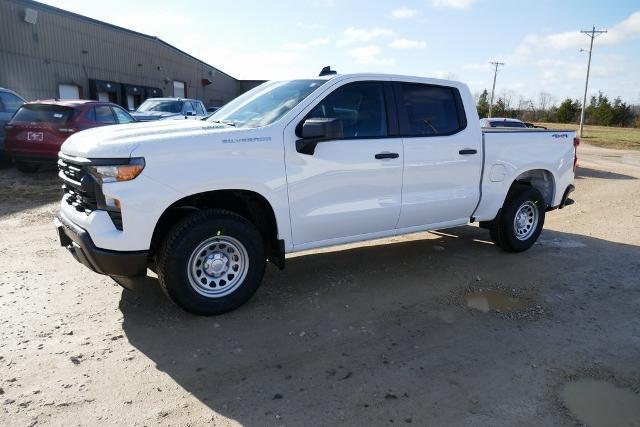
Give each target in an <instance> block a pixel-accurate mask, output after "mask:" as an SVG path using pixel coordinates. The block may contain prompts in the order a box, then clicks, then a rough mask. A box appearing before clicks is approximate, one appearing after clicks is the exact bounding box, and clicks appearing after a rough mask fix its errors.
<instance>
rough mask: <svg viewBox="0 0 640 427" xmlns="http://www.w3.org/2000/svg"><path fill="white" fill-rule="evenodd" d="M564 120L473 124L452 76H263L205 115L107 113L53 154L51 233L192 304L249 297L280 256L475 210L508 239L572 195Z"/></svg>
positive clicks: (471, 215) (520, 241)
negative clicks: (531, 125)
mask: <svg viewBox="0 0 640 427" xmlns="http://www.w3.org/2000/svg"><path fill="white" fill-rule="evenodd" d="M578 143H579V140H578V139H577V138H575V134H574V133H573V132H567V131H545V130H529V129H518V130H508V129H505V130H490V129H487V130H484V131H483V130H481V128H480V125H479V119H478V114H477V111H476V107H475V105H474V100H473V96H472V95H471V92H470V91H469V89H468V87H467V86H466V85H464V84H462V83H459V82H455V81H447V80H439V79H431V78H422V77H407V76H397V75H380V74H351V75H336V74H332V73H321V76H319V77H316V78H310V79H300V80H287V81H271V82H267V83H264V84H262V85H261V86H258V87H256V88H254V89H252V90H251V91H249V92H247V93H245V94H243V95H241V96H240V97H238V98H236V99H235V100H233V101H231V102H230V103H229V104H227V105H226V106H224V107H222V108H221V109H220V110H218V111H217V112H216V113H215V114H213V116H212V117H210V118H209V119H208V120H206V121H191V120H185V121H181V122H175V121H168V122H167V121H159V122H149V123H142V124H140V123H138V124H135V125H116V126H109V127H104V128H97V129H90V130H86V131H83V132H79V133H77V134H74V135H72V136H71V137H69V139H67V141H66V142H65V143H64V145H63V146H62V149H61V152H60V154H59V161H58V166H59V176H60V178H61V179H62V181H63V192H64V195H63V198H62V201H61V203H60V213H59V215H58V217H57V219H56V225H57V230H58V234H59V238H60V243H61V245H62V246H64V247H66V248H67V249H68V250H69V251H70V252H71V253H72V254H73V256H74V257H75V258H76V259H77V260H78V261H80V262H81V263H82V264H84V265H85V266H87V267H88V268H90V269H91V270H93V271H95V272H97V273H101V274H105V275H109V276H111V277H112V278H113V279H114V280H115V281H116V282H117V283H119V284H121V285H122V286H124V287H128V288H132V287H136V286H137V285H138V284H139V283H140V282H141V281H142V280H143V279H144V278H145V277H146V275H147V270H148V269H149V270H151V271H153V272H155V273H156V274H157V277H158V281H159V283H160V286H161V287H162V289H163V291H164V293H165V294H166V295H167V296H168V297H169V298H170V299H171V300H172V301H174V302H175V303H176V304H177V305H179V306H180V307H182V308H183V309H185V310H187V311H190V312H192V313H196V314H200V315H216V314H221V313H224V312H227V311H229V310H232V309H235V308H237V307H238V306H240V305H241V304H243V303H244V302H246V301H247V300H248V299H249V298H250V297H251V296H252V295H253V294H254V292H255V291H256V289H257V288H258V286H259V284H260V282H261V280H262V278H263V274H264V271H265V265H266V261H271V262H272V263H274V264H275V265H276V266H278V267H280V268H284V265H285V254H288V253H292V252H297V251H303V250H309V249H314V248H322V247H327V246H332V245H339V244H344V243H349V242H356V241H364V240H369V239H378V238H383V237H389V236H396V235H402V234H407V233H413V232H418V231H426V230H436V229H444V228H448V227H455V226H461V225H464V224H468V223H473V222H479V224H480V226H481V227H484V228H487V229H488V230H489V233H490V235H491V239H492V240H493V242H494V243H495V244H496V245H497V246H499V247H500V248H502V249H503V250H505V251H508V252H521V251H524V250H526V249H528V248H530V247H531V246H532V245H533V244H534V242H535V241H536V239H537V238H538V236H539V235H540V232H541V229H542V226H543V223H544V219H545V213H546V212H548V211H550V210H553V209H556V208H562V207H564V206H565V205H567V204H570V203H572V202H573V201H572V200H571V199H569V198H568V196H569V193H570V192H571V191H572V190H573V188H574V187H573V185H572V182H573V180H574V172H575V167H576V160H577V157H576V147H577V145H578Z"/></svg>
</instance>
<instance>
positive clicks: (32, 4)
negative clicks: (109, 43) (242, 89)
mask: <svg viewBox="0 0 640 427" xmlns="http://www.w3.org/2000/svg"><path fill="white" fill-rule="evenodd" d="M12 1H13V2H15V3H19V4H21V5H23V6H25V7H29V8H32V9H39V10H42V11H46V12H51V13H56V14H58V15H64V16H67V17H69V18H72V19H77V20H79V21H84V22H88V23H90V24H96V25H100V26H103V27H107V28H109V29H111V30H114V31H120V32H124V33H128V34H131V35H134V36H137V37H141V38H145V39H148V40H151V41H154V42H156V43H160V44H161V45H164V46H165V47H168V48H169V49H172V50H174V51H176V52H178V53H180V54H182V55H184V56H187V57H189V58H191V59H193V60H194V61H196V62H199V63H200V64H202V65H205V66H207V67H210V68H213V69H214V70H216V72H219V73H221V74H224V75H225V76H228V77H231V78H232V79H235V80H238V79H236V78H235V77H233V76H231V75H229V74H227V73H225V72H224V71H221V70H220V69H219V68H216V67H214V66H213V65H210V64H207V63H206V62H204V61H202V60H200V59H198V58H196V57H195V56H193V55H190V54H188V53H187V52H185V51H184V50H181V49H178V48H177V47H175V46H174V45H172V44H169V43H167V42H165V41H164V40H162V39H161V38H159V37H156V36H150V35H148V34H144V33H139V32H137V31H133V30H130V29H128V28H124V27H119V26H117V25H114V24H109V23H108V22H104V21H100V20H98V19H93V18H89V17H88V16H84V15H80V14H78V13H74V12H70V11H68V10H64V9H60V8H58V7H54V6H49V5H48V4H44V3H40V2H37V1H34V0H12Z"/></svg>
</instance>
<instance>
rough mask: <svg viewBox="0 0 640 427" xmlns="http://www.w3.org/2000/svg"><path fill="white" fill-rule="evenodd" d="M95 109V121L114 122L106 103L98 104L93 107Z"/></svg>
mask: <svg viewBox="0 0 640 427" xmlns="http://www.w3.org/2000/svg"><path fill="white" fill-rule="evenodd" d="M95 111H96V122H98V123H105V124H114V123H115V122H116V119H115V117H114V116H113V113H112V112H111V108H109V106H108V105H100V106H98V107H95Z"/></svg>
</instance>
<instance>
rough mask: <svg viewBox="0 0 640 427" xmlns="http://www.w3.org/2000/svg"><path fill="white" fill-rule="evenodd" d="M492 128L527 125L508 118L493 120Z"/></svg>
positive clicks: (524, 126)
mask: <svg viewBox="0 0 640 427" xmlns="http://www.w3.org/2000/svg"><path fill="white" fill-rule="evenodd" d="M490 125H491V127H492V128H498V127H501V128H526V127H527V125H525V124H524V123H522V122H513V121H507V120H498V121H492V122H491V123H490Z"/></svg>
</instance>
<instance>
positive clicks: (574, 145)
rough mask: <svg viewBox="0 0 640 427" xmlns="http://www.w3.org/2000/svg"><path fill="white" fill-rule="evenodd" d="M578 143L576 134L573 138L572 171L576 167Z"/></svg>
mask: <svg viewBox="0 0 640 427" xmlns="http://www.w3.org/2000/svg"><path fill="white" fill-rule="evenodd" d="M578 145H580V138H578V137H577V136H576V137H575V138H573V172H575V171H576V167H578Z"/></svg>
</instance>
